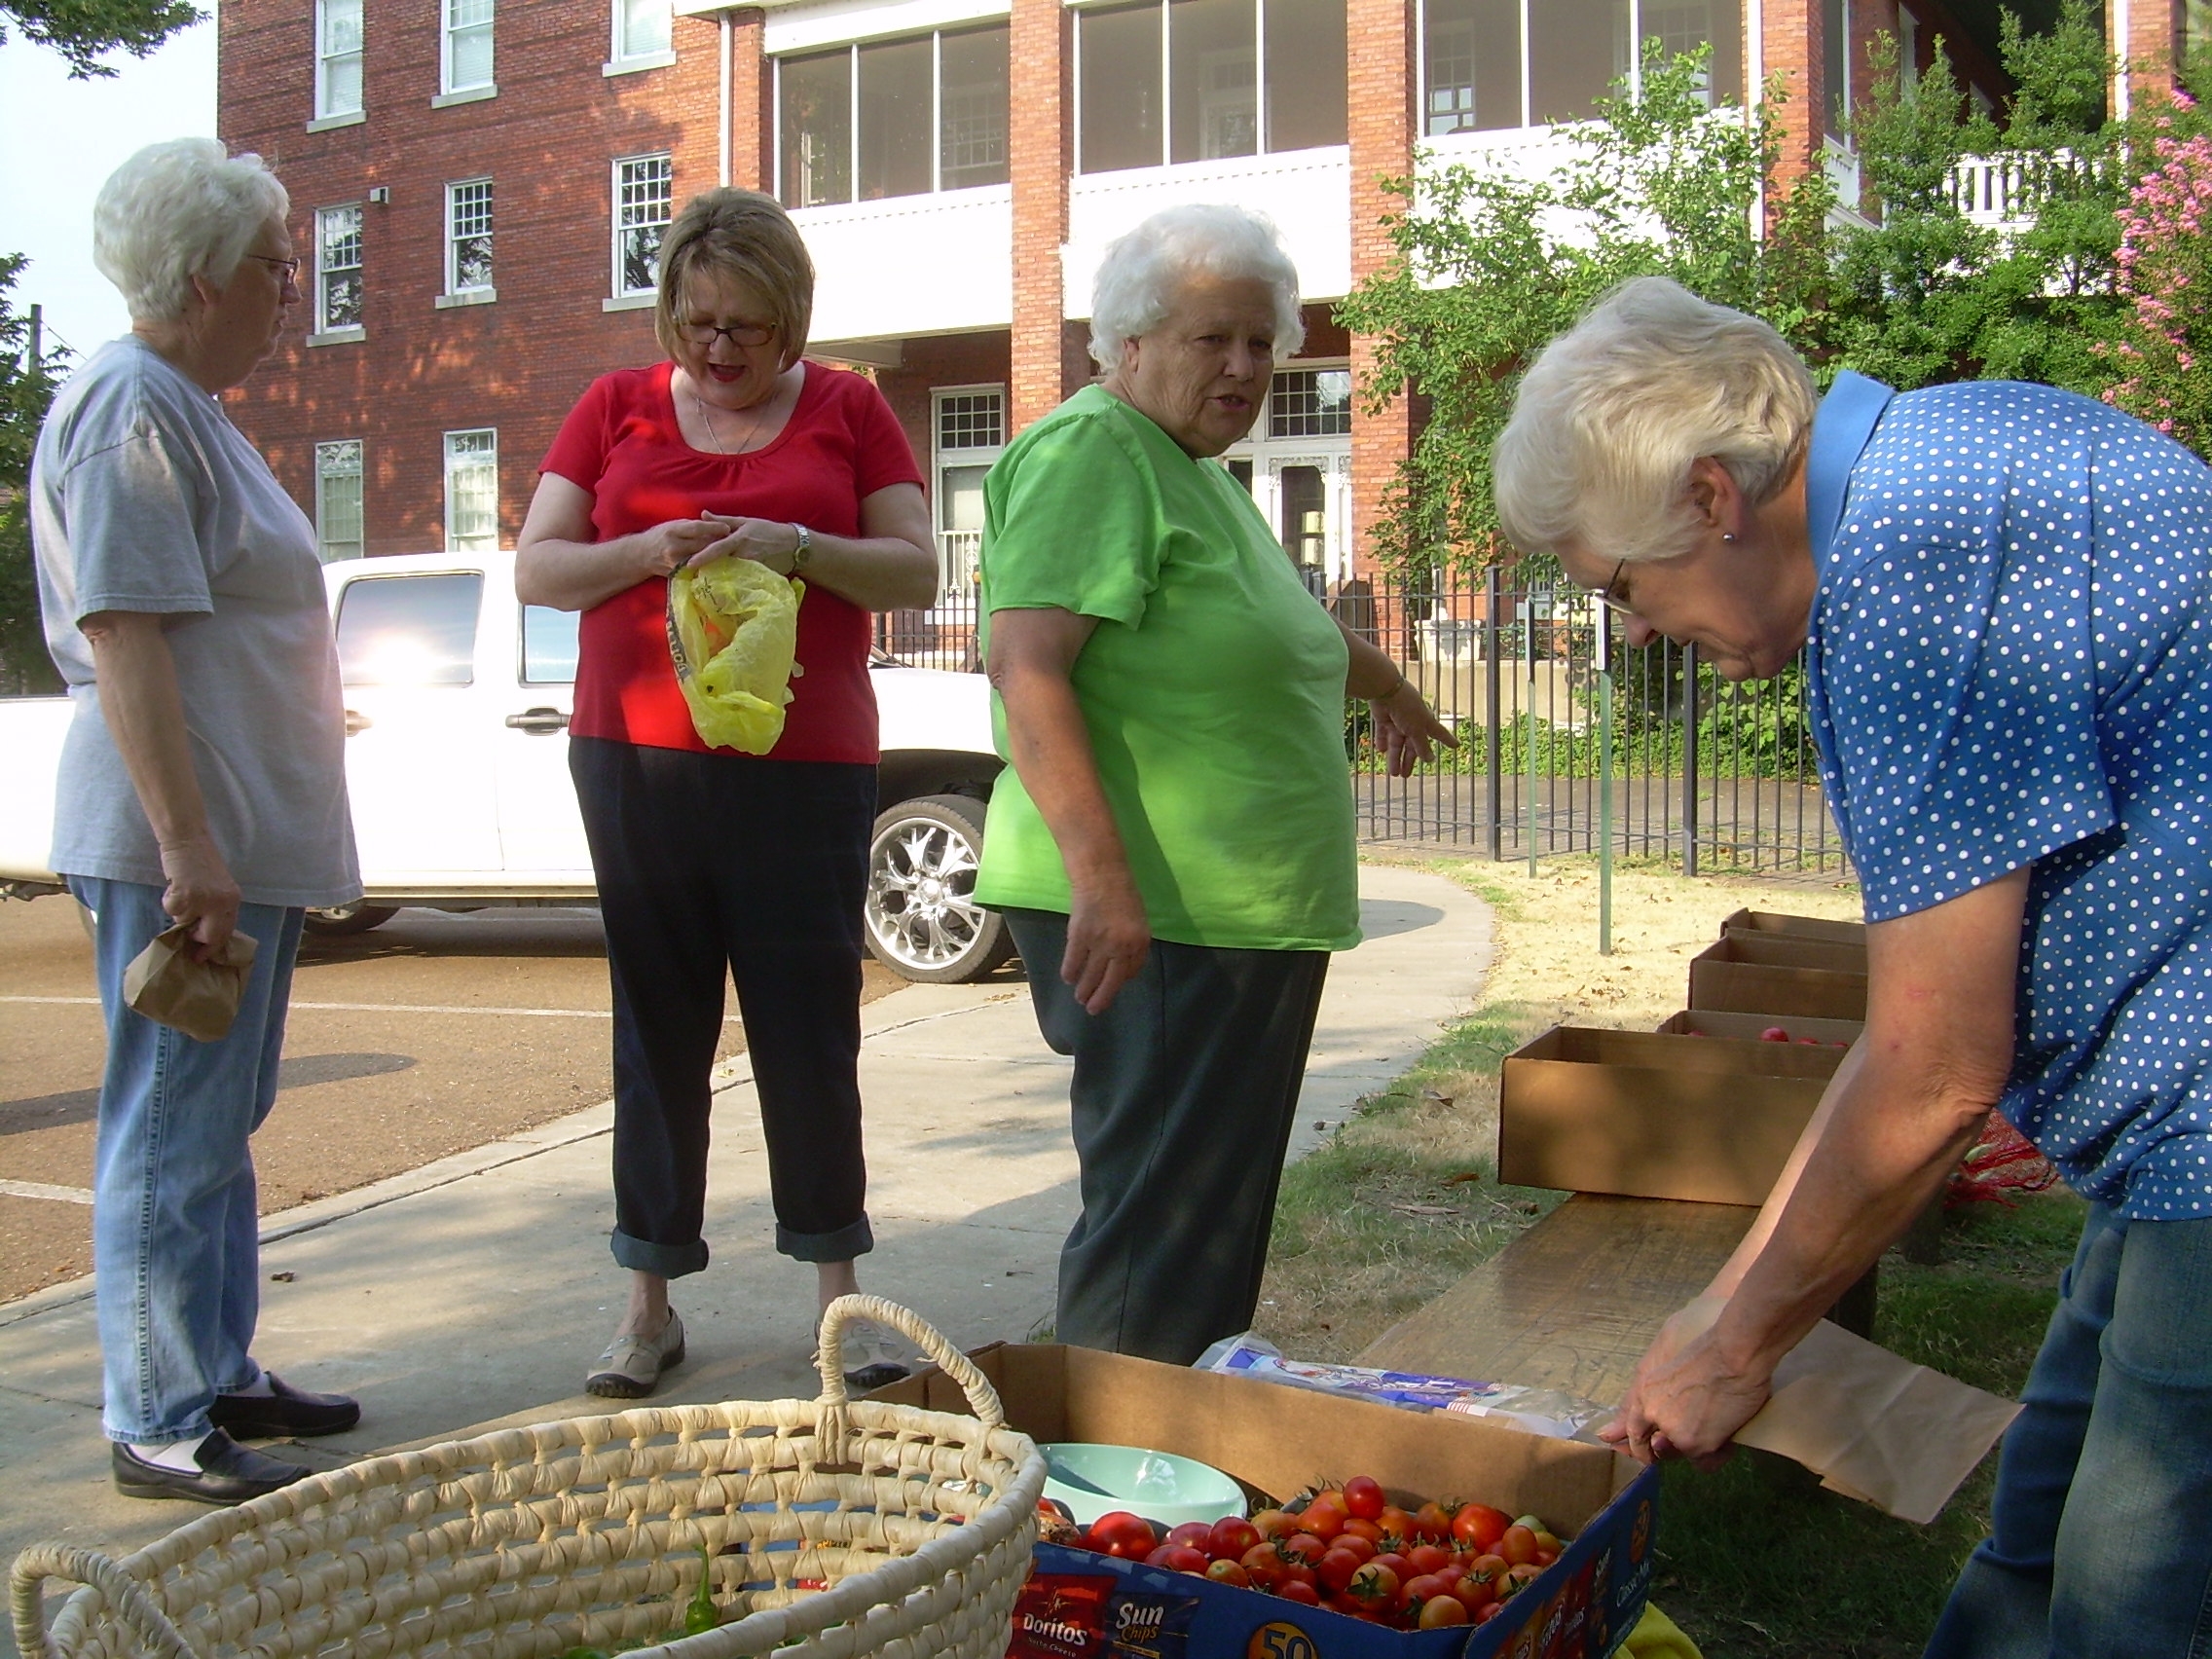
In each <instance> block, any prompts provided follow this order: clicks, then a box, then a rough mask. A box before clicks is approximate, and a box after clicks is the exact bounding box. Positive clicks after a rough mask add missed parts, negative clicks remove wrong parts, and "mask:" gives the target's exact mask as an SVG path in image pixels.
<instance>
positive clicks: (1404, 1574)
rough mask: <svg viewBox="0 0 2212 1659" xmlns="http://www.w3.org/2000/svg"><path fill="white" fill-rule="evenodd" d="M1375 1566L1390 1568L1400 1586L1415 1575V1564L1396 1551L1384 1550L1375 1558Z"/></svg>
mask: <svg viewBox="0 0 2212 1659" xmlns="http://www.w3.org/2000/svg"><path fill="white" fill-rule="evenodd" d="M1375 1565H1376V1566H1377V1567H1388V1568H1389V1569H1390V1571H1391V1572H1392V1573H1394V1574H1395V1575H1396V1577H1397V1580H1398V1582H1399V1583H1400V1584H1403V1583H1404V1582H1405V1581H1406V1580H1407V1579H1409V1578H1411V1577H1412V1576H1413V1575H1414V1564H1413V1563H1412V1562H1410V1561H1408V1560H1407V1559H1406V1558H1405V1557H1404V1556H1402V1555H1400V1554H1398V1552H1397V1551H1396V1550H1384V1551H1383V1553H1382V1554H1380V1555H1378V1556H1377V1557H1376V1558H1375Z"/></svg>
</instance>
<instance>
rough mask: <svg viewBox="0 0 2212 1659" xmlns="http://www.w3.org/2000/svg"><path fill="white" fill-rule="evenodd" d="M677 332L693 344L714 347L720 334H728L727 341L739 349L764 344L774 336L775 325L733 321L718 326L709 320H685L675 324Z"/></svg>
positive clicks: (710, 348) (711, 348) (708, 347)
mask: <svg viewBox="0 0 2212 1659" xmlns="http://www.w3.org/2000/svg"><path fill="white" fill-rule="evenodd" d="M676 332H677V333H679V334H681V335H682V336H683V338H684V339H686V340H688V341H690V342H691V344H692V345H694V346H704V347H706V348H707V349H708V350H713V349H714V344H715V341H716V339H717V338H718V337H719V336H721V335H724V334H726V335H728V336H729V343H730V344H731V345H732V346H735V347H737V348H738V349H739V350H745V349H746V348H748V347H752V346H765V345H767V344H768V342H769V341H771V340H773V339H775V338H776V325H775V324H774V323H772V322H733V323H731V324H730V325H729V326H728V327H727V328H718V327H716V326H715V324H713V323H711V322H686V323H680V324H679V325H678V326H677V330H676Z"/></svg>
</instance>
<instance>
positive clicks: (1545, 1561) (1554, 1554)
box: [1536, 1550, 1559, 1567]
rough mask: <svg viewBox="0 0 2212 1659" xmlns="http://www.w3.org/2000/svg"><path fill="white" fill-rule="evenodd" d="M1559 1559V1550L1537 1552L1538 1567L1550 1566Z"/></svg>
mask: <svg viewBox="0 0 2212 1659" xmlns="http://www.w3.org/2000/svg"><path fill="white" fill-rule="evenodd" d="M1557 1560H1559V1551H1557V1550H1538V1551H1537V1552H1536V1565H1537V1566H1538V1567H1549V1566H1551V1564H1552V1563H1553V1562H1555V1561H1557Z"/></svg>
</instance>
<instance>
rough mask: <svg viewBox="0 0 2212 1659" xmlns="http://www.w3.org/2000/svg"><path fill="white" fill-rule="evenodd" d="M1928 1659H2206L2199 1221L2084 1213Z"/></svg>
mask: <svg viewBox="0 0 2212 1659" xmlns="http://www.w3.org/2000/svg"><path fill="white" fill-rule="evenodd" d="M2022 1403H2023V1406H2024V1408H2025V1409H2024V1410H2023V1411H2022V1412H2021V1414H2020V1416H2019V1418H2018V1419H2015V1420H2014V1422H2013V1424H2012V1426H2011V1428H2010V1429H2009V1431H2008V1432H2007V1434H2006V1436H2005V1450H2004V1452H2003V1454H2002V1456H2001V1457H2000V1460H1999V1462H1998V1471H1997V1497H1996V1502H1995V1505H1994V1512H1993V1514H1992V1517H1991V1519H1992V1523H1993V1526H1992V1530H1991V1535H1990V1536H1989V1537H1988V1538H1987V1539H1985V1540H1983V1542H1982V1543H1981V1544H1980V1545H1979V1546H1978V1547H1977V1548H1976V1549H1975V1550H1974V1552H1973V1554H1972V1557H1971V1558H1969V1560H1968V1562H1967V1565H1966V1567H1964V1568H1963V1569H1962V1570H1961V1571H1960V1573H1959V1581H1958V1583H1957V1584H1956V1585H1955V1586H1954V1587H1953V1588H1952V1591H1951V1599H1950V1602H1949V1603H1948V1604H1946V1605H1945V1607H1944V1608H1943V1616H1942V1618H1941V1619H1940V1620H1939V1621H1937V1623H1936V1634H1935V1635H1934V1636H1933V1637H1931V1638H1930V1639H1929V1642H1928V1649H1927V1659H2200V1656H2203V1655H2206V1654H2212V1220H2208V1221H2159V1222H2146V1221H2136V1222H2128V1221H2122V1220H2120V1218H2118V1217H2117V1216H2115V1215H2114V1214H2113V1213H2112V1212H2111V1211H2110V1210H2108V1209H2107V1208H2105V1207H2104V1206H2103V1205H2102V1204H2092V1205H2091V1206H2090V1207H2089V1219H2088V1221H2087V1223H2086V1224H2085V1225H2084V1226H2083V1230H2082V1244H2081V1248H2080V1249H2079V1250H2078V1251H2077V1252H2076V1253H2075V1257H2074V1265H2073V1266H2072V1267H2070V1268H2068V1269H2067V1270H2066V1274H2065V1276H2064V1278H2062V1279H2061V1280H2060V1281H2059V1302H2058V1307H2057V1309H2056V1310H2055V1311H2054V1312H2053V1313H2052V1314H2051V1319H2050V1329H2049V1331H2048V1332H2047V1333H2046V1335H2045V1337H2044V1343H2043V1349H2042V1351H2041V1352H2040V1353H2039V1354H2037V1356H2036V1363H2035V1369H2034V1371H2033V1372H2032V1373H2031V1374H2030V1375H2029V1378H2028V1386H2027V1391H2026V1393H2025V1394H2024V1396H2023V1398H2022Z"/></svg>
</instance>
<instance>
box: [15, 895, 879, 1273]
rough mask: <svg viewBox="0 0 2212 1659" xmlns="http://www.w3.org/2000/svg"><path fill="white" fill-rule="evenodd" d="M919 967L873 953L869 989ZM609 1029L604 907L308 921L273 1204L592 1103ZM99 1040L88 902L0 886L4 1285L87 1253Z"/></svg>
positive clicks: (258, 1149) (265, 1161) (265, 1182)
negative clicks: (347, 931) (334, 932)
mask: <svg viewBox="0 0 2212 1659" xmlns="http://www.w3.org/2000/svg"><path fill="white" fill-rule="evenodd" d="M904 983H905V981H904V980H903V979H900V978H899V977H896V976H895V975H893V974H891V973H890V972H889V971H888V970H886V969H884V968H881V967H879V966H878V965H877V964H875V963H874V962H872V961H871V962H869V963H867V965H866V978H865V981H864V988H863V992H862V995H863V1000H864V1001H872V1000H873V999H874V998H876V997H880V996H884V995H887V994H889V993H890V992H892V991H895V990H898V989H899V988H901V987H902V986H903V984H904ZM736 1013H737V1007H736V999H735V997H734V996H733V997H732V998H731V999H730V1007H729V1015H728V1017H727V1020H726V1023H725V1028H724V1036H723V1039H722V1045H721V1052H722V1053H723V1054H730V1053H735V1052H738V1051H741V1050H742V1049H743V1048H744V1046H745V1033H744V1028H743V1027H742V1025H740V1024H739V1023H738V1020H737V1017H736ZM102 1049H103V1043H102V1036H101V1026H100V1011H99V1006H98V1003H97V1000H96V996H95V992H94V988H93V982H92V951H91V946H90V942H89V940H87V938H86V936H85V932H84V929H83V926H82V925H81V923H80V922H79V920H78V915H77V908H76V906H75V904H74V903H71V902H70V901H69V900H67V899H64V898H49V899H40V900H37V901H34V902H32V903H15V902H9V903H0V1302H6V1301H9V1300H12V1299H14V1298H16V1297H18V1296H23V1295H26V1294H27V1293H29V1292H31V1291H33V1290H37V1289H40V1288H41V1287H43V1286H45V1285H49V1284H54V1283H57V1282H59V1281H61V1280H64V1279H69V1278H74V1277H76V1276H78V1275H79V1274H81V1273H85V1272H90V1271H91V1269H92V1210H91V1207H90V1198H91V1194H90V1191H89V1188H90V1186H91V1182H92V1136H93V1128H94V1124H93V1120H94V1117H95V1115H96V1111H97V1106H98V1092H99V1080H100V1067H101V1056H102ZM607 1096H608V986H607V961H606V954H605V948H604V945H603V942H602V940H601V935H600V927H599V913H598V912H597V911H596V910H594V909H588V908H562V909H487V910H478V911H475V912H472V913H470V914H466V915H451V914H447V913H444V912H441V911H436V910H420V909H407V910H402V911H401V912H400V913H399V914H398V915H397V916H395V917H393V918H392V919H391V920H390V921H388V922H387V923H385V925H384V926H383V927H381V928H378V929H376V930H375V931H373V932H370V933H365V934H357V935H354V936H352V937H350V938H345V939H318V938H315V937H313V936H312V935H311V936H310V938H309V939H308V941H307V944H306V946H305V947H304V948H303V949H302V951H301V954H300V964H299V970H298V973H297V975H296V977H295V978H294V981H293V988H292V1012H291V1017H290V1020H289V1022H288V1024H287V1027H286V1032H285V1044H284V1071H283V1087H282V1090H281V1092H280V1093H279V1094H278V1096H277V1099H276V1110H275V1111H274V1112H273V1113H271V1115H270V1118H269V1121H268V1123H267V1124H264V1125H263V1126H262V1129H261V1131H260V1133H259V1134H258V1135H256V1136H255V1138H254V1162H255V1166H256V1168H257V1170H258V1171H259V1174H260V1180H261V1208H262V1213H263V1214H265V1215H267V1214H271V1213H273V1212H275V1211H277V1210H282V1209H288V1208H290V1207H291V1206H293V1205H295V1204H299V1203H303V1202H306V1201H307V1200H309V1199H312V1198H323V1197H327V1196H328V1195H330V1194H333V1193H342V1192H345V1191H347V1190H349V1189H350V1188H353V1187H357V1186H361V1185H363V1184H364V1183H366V1182H370V1181H376V1180H381V1179H383V1178H384V1177H386V1176H387V1175H395V1174H398V1173H400V1172H401V1171H403V1170H408V1169H413V1168H416V1167H418V1166H419V1165H421V1164H424V1163H427V1162H429V1161H431V1160H433V1159H437V1158H442V1157H445V1156H447V1155H448V1154H450V1153H455V1152H460V1151H461V1150H463V1149H465V1148H468V1147H472V1146H480V1145H482V1144H483V1143H484V1142H486V1141H489V1140H495V1139H498V1137H499V1136H501V1135H508V1134H513V1133H515V1132H516V1131H517V1130H520V1129H524V1128H528V1127H531V1126H533V1125H535V1124H542V1123H545V1122H547V1121H548V1120H550V1119H554V1118H558V1117H560V1116H562V1115H563V1114H564V1113H568V1112H571V1111H574V1110H576V1109H578V1108H580V1107H585V1106H592V1105H596V1104H597V1103H599V1102H600V1101H602V1100H605V1099H606V1098H607Z"/></svg>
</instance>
